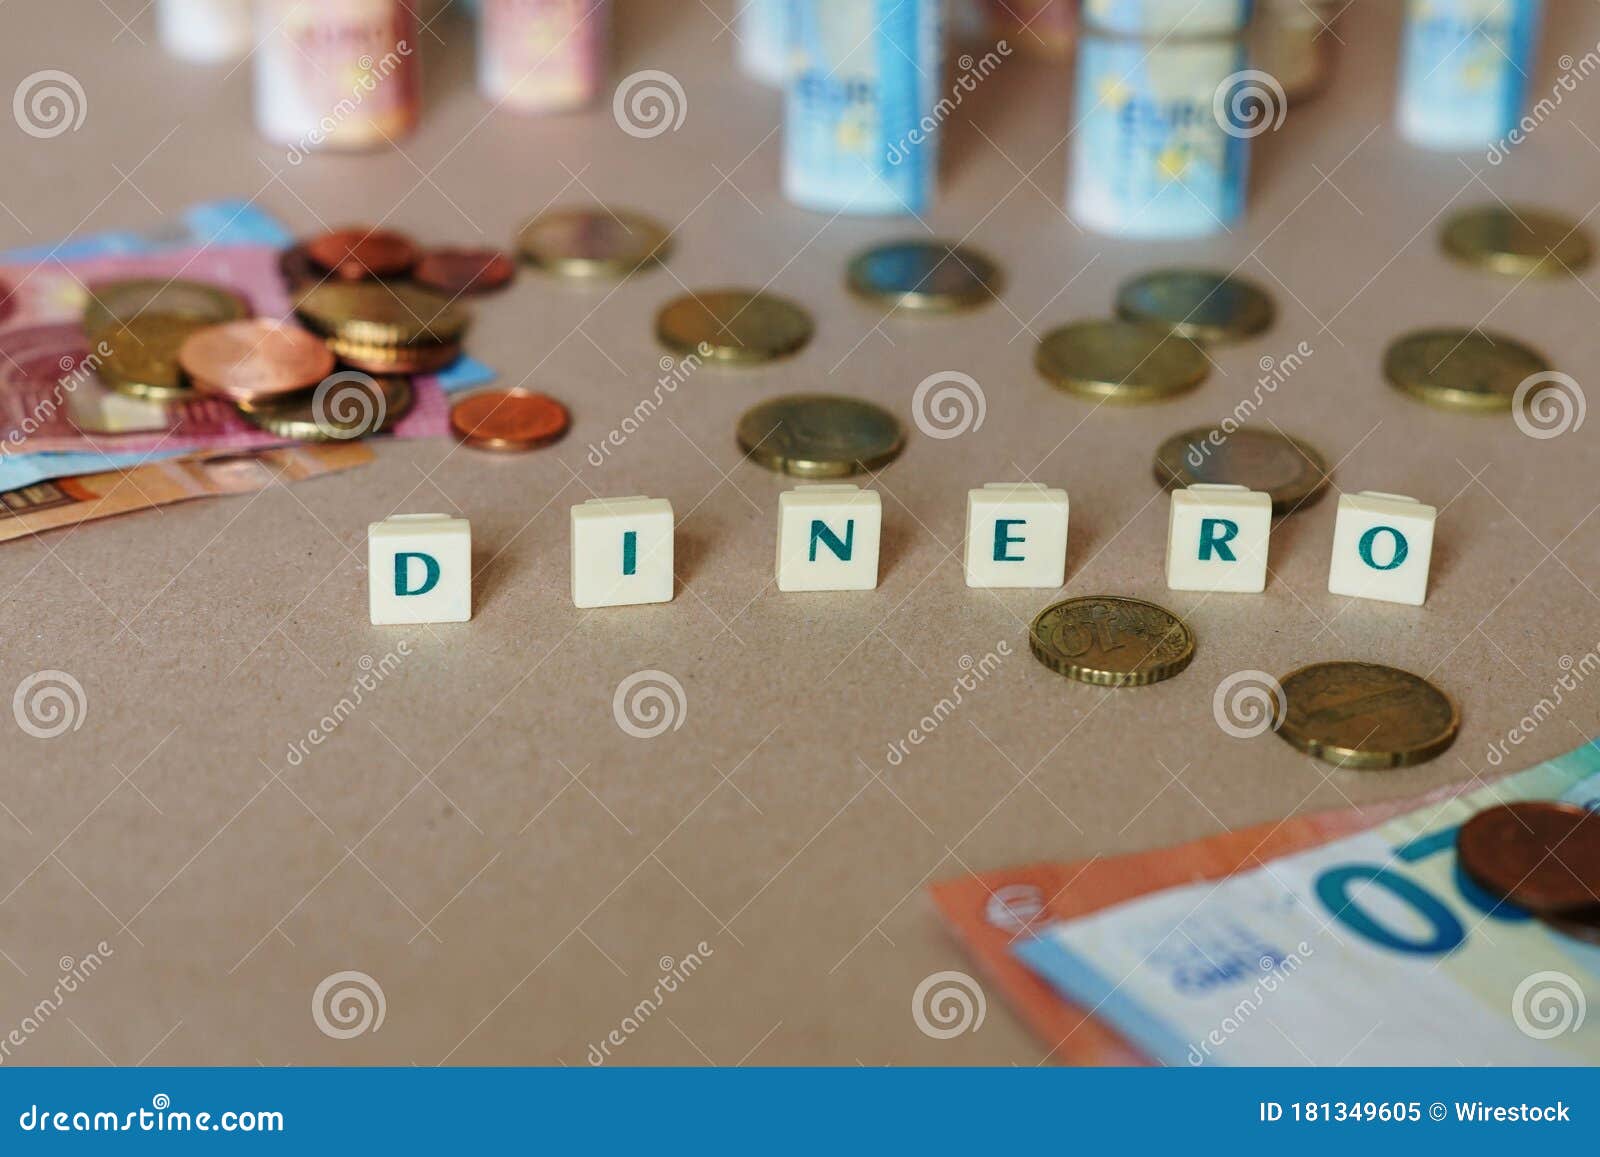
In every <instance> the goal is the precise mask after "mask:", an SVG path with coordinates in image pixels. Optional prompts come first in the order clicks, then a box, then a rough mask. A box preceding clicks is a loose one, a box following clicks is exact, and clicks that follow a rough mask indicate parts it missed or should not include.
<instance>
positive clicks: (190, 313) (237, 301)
mask: <svg viewBox="0 0 1600 1157" xmlns="http://www.w3.org/2000/svg"><path fill="white" fill-rule="evenodd" d="M252 312H253V311H252V310H251V308H250V303H249V302H248V301H246V300H245V299H244V298H242V297H240V296H239V295H238V294H237V293H234V292H233V291H232V290H230V289H223V288H222V287H221V286H219V285H207V284H205V283H204V282H200V281H184V280H182V279H181V278H164V277H136V278H128V279H125V280H120V281H106V282H101V283H100V284H98V285H91V286H90V287H89V304H88V305H87V306H85V307H84V311H83V328H84V330H85V332H87V333H96V332H98V331H100V330H103V329H109V328H110V327H111V326H113V325H115V324H116V323H117V322H119V321H129V320H131V319H133V318H135V317H138V316H139V315H140V314H144V313H165V314H171V315H172V316H174V317H188V318H194V319H195V320H196V321H204V322H223V321H237V320H239V319H240V318H245V317H249V316H250V314H251V313H252Z"/></svg>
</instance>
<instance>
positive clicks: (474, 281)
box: [411, 249, 517, 297]
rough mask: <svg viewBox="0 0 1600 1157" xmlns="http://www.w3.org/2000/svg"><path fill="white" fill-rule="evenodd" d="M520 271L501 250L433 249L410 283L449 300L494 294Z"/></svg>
mask: <svg viewBox="0 0 1600 1157" xmlns="http://www.w3.org/2000/svg"><path fill="white" fill-rule="evenodd" d="M516 275H517V267H516V266H515V265H513V264H512V263H511V258H509V257H507V256H506V255H505V254H504V253H501V252H500V251H499V250H498V249H430V250H428V252H426V253H424V254H423V255H422V260H421V261H419V262H417V266H416V268H415V269H413V270H412V271H411V279H412V280H413V281H415V282H416V283H417V284H418V285H421V286H423V287H425V288H427V289H436V290H438V291H439V292H440V293H444V294H448V295H449V296H450V297H460V296H461V295H462V294H475V293H493V292H495V291H496V290H499V289H504V288H505V287H506V286H508V285H510V284H511V279H512V278H513V277H515V276H516Z"/></svg>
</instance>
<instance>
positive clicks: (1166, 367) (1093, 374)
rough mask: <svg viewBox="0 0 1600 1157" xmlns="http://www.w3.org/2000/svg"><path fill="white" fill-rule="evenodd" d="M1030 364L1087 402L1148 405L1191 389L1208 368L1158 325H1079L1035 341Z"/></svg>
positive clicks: (1188, 344) (1190, 345)
mask: <svg viewBox="0 0 1600 1157" xmlns="http://www.w3.org/2000/svg"><path fill="white" fill-rule="evenodd" d="M1034 365H1035V366H1036V367H1037V368H1038V370H1039V372H1040V373H1041V374H1043V375H1044V376H1045V378H1046V379H1047V380H1049V381H1050V382H1051V383H1052V384H1053V385H1057V386H1060V387H1061V388H1062V389H1065V390H1069V391H1071V392H1072V393H1074V394H1081V395H1083V396H1085V397H1089V398H1100V399H1104V400H1106V401H1113V402H1149V401H1155V400H1157V399H1161V398H1170V397H1172V396H1173V395H1175V394H1181V393H1183V392H1184V391H1185V390H1192V389H1194V388H1195V387H1196V386H1198V385H1199V384H1200V383H1201V382H1203V381H1205V378H1206V374H1207V373H1208V372H1209V370H1210V365H1209V363H1208V362H1207V361H1206V356H1205V354H1204V353H1203V352H1202V351H1201V349H1200V347H1199V346H1198V345H1196V344H1195V343H1194V342H1192V341H1190V340H1189V339H1188V338H1185V337H1179V336H1178V335H1176V334H1173V333H1169V332H1168V331H1167V330H1165V329H1162V328H1161V327H1160V326H1154V325H1148V324H1143V323H1139V322H1131V321H1079V322H1073V323H1072V324H1071V325H1064V326H1062V327H1061V328H1060V329H1055V330H1051V331H1050V332H1049V333H1047V334H1045V335H1044V337H1043V338H1041V339H1040V341H1039V349H1038V352H1037V354H1036V355H1035V357H1034Z"/></svg>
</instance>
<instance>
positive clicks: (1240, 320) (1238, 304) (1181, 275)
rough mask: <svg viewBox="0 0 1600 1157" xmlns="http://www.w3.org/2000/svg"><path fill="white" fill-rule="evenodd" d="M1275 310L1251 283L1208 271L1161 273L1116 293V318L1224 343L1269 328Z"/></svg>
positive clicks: (1137, 281)
mask: <svg viewBox="0 0 1600 1157" xmlns="http://www.w3.org/2000/svg"><path fill="white" fill-rule="evenodd" d="M1276 313H1277V310H1276V308H1275V307H1274V306H1273V304H1272V298H1271V297H1269V296H1268V295H1267V291H1266V290H1264V289H1262V288H1261V286H1259V285H1257V284H1256V283H1255V282H1253V281H1247V280H1246V279H1244V278H1242V277H1235V276H1233V275H1231V274H1227V273H1220V272H1216V271H1214V270H1208V269H1158V270H1155V271H1154V272H1152V273H1145V274H1142V275H1140V276H1139V277H1135V278H1134V279H1133V280H1132V281H1130V282H1128V283H1127V284H1125V285H1124V286H1123V287H1122V288H1121V289H1119V290H1118V291H1117V316H1118V317H1121V318H1123V319H1124V320H1126V321H1143V322H1150V323H1151V324H1154V325H1160V326H1164V327H1166V328H1167V329H1170V330H1171V331H1172V332H1173V333H1175V334H1177V335H1179V336H1180V337H1186V338H1190V339H1192V340H1194V341H1198V342H1208V343H1213V344H1220V343H1223V342H1234V341H1242V340H1243V339H1245V338H1247V337H1254V336H1255V335H1256V334H1258V333H1261V332H1262V331H1264V330H1266V329H1269V328H1271V326H1272V320H1273V318H1274V317H1275V316H1276Z"/></svg>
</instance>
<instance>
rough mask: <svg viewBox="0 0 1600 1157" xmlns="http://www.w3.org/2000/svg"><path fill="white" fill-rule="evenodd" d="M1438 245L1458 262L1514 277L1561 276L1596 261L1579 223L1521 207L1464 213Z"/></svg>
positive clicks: (1485, 208) (1446, 228)
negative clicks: (1592, 260)
mask: <svg viewBox="0 0 1600 1157" xmlns="http://www.w3.org/2000/svg"><path fill="white" fill-rule="evenodd" d="M1439 240H1440V243H1441V244H1442V245H1443V246H1444V251H1445V252H1446V253H1447V254H1449V255H1450V256H1451V257H1453V258H1455V259H1456V260H1457V261H1460V262H1463V263H1465V264H1467V265H1475V266H1477V267H1478V268H1480V269H1488V270H1491V271H1493V272H1495V273H1504V274H1507V275H1509V276H1512V277H1565V276H1567V275H1569V274H1573V273H1578V272H1580V271H1581V270H1583V269H1584V268H1586V267H1587V266H1588V264H1589V262H1590V260H1591V259H1592V258H1593V256H1594V247H1593V245H1592V244H1591V242H1590V240H1589V235H1588V233H1586V232H1584V230H1583V228H1582V226H1580V225H1579V224H1578V222H1576V221H1574V220H1572V219H1571V218H1569V217H1563V216H1561V215H1560V214H1559V213H1549V212H1546V211H1545V210H1543V209H1530V208H1528V207H1526V206H1522V205H1515V206H1509V207H1508V206H1505V205H1499V204H1495V205H1479V206H1476V207H1474V208H1471V209H1463V210H1462V211H1461V212H1459V213H1457V214H1455V215H1454V216H1453V217H1451V218H1450V219H1449V220H1448V221H1446V222H1445V224H1444V231H1443V232H1442V233H1441V234H1440V238H1439Z"/></svg>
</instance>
